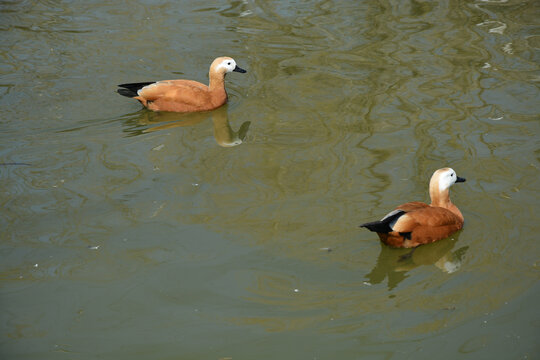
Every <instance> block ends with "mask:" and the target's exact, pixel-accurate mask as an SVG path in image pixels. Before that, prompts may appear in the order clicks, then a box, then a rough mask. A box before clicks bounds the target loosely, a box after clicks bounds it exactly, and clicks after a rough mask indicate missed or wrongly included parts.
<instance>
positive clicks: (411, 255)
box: [366, 236, 469, 290]
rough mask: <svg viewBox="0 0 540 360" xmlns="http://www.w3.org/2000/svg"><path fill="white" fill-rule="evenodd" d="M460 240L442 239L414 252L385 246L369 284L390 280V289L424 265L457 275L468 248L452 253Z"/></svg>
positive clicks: (369, 277)
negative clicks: (409, 273) (456, 272)
mask: <svg viewBox="0 0 540 360" xmlns="http://www.w3.org/2000/svg"><path fill="white" fill-rule="evenodd" d="M456 243H457V237H456V236H454V237H453V238H447V239H442V240H439V241H436V242H434V243H432V244H427V245H424V246H419V247H417V248H414V249H412V250H411V249H396V248H391V247H388V246H386V245H384V244H382V243H381V252H380V253H379V258H378V259H377V263H376V264H375V267H374V268H373V270H371V272H370V273H369V274H367V275H366V279H367V282H369V283H370V284H379V283H381V282H383V281H384V279H385V278H388V290H392V289H393V288H395V287H396V286H397V285H398V284H399V283H400V282H402V281H403V280H405V279H406V278H407V277H408V275H407V272H408V271H410V270H413V269H414V268H417V267H419V266H421V265H435V266H436V267H438V268H439V269H440V270H441V271H444V272H446V273H453V272H455V271H457V270H458V269H459V267H460V266H461V260H462V258H463V256H464V255H465V252H466V251H467V249H468V248H469V247H468V246H464V247H461V248H459V249H457V250H455V251H452V249H453V248H454V246H455V244H456Z"/></svg>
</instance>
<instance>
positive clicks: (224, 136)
mask: <svg viewBox="0 0 540 360" xmlns="http://www.w3.org/2000/svg"><path fill="white" fill-rule="evenodd" d="M136 114H138V115H139V116H138V118H137V119H136V120H137V129H130V130H126V131H128V132H130V134H131V135H141V134H144V133H150V132H156V131H161V130H168V129H172V128H176V127H184V126H194V125H197V124H199V123H201V122H203V121H204V120H206V119H208V116H209V115H210V117H211V118H212V123H213V127H214V138H215V139H216V142H217V144H218V145H219V146H223V147H232V146H237V145H240V144H242V142H243V141H244V139H245V138H246V135H247V132H248V130H249V125H250V124H251V122H250V121H245V122H244V123H243V124H242V125H240V128H239V129H238V131H233V129H232V128H231V125H230V124H229V118H228V113H227V105H225V106H224V107H221V108H219V109H216V110H213V111H211V112H202V113H191V114H181V113H174V112H152V111H148V110H141V111H140V112H137V113H136ZM132 115H133V114H132ZM132 115H130V121H132V120H133V117H132ZM141 125H142V126H145V129H140V126H141Z"/></svg>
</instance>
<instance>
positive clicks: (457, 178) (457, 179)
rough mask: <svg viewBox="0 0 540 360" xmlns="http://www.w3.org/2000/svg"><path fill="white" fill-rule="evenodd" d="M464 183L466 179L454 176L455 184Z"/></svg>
mask: <svg viewBox="0 0 540 360" xmlns="http://www.w3.org/2000/svg"><path fill="white" fill-rule="evenodd" d="M465 181H467V179H465V178H462V177H459V176H456V182H465Z"/></svg>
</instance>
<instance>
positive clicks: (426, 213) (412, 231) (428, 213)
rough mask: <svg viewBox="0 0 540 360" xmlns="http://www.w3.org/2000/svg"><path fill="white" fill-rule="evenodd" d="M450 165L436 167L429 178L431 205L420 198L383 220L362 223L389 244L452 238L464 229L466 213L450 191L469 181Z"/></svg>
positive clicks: (411, 244) (401, 245) (407, 245)
mask: <svg viewBox="0 0 540 360" xmlns="http://www.w3.org/2000/svg"><path fill="white" fill-rule="evenodd" d="M465 181H466V180H465V178H462V177H459V176H457V174H456V172H455V171H454V170H453V169H452V168H449V167H445V168H442V169H438V170H436V171H435V172H434V173H433V175H432V176H431V179H430V181H429V196H430V198H431V204H430V205H428V204H425V203H423V202H419V201H413V202H408V203H405V204H402V205H399V206H398V207H396V208H395V209H394V210H392V211H390V212H389V213H388V214H386V215H385V216H384V217H383V218H382V219H381V220H377V221H372V222H367V223H365V224H362V225H360V227H364V228H366V229H368V230H370V231H373V232H376V233H377V235H379V239H380V240H381V241H382V242H383V243H384V244H386V245H388V246H391V247H396V248H415V247H417V246H419V245H423V244H429V243H432V242H434V241H437V240H441V239H444V238H447V237H449V236H450V235H452V234H453V233H455V232H456V231H458V230H461V229H462V228H463V222H464V218H463V214H461V211H459V209H458V208H457V206H456V205H454V204H453V203H452V202H451V201H450V195H449V190H450V187H451V186H452V185H454V184H455V183H460V182H465Z"/></svg>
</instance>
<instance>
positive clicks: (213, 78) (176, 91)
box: [118, 56, 246, 112]
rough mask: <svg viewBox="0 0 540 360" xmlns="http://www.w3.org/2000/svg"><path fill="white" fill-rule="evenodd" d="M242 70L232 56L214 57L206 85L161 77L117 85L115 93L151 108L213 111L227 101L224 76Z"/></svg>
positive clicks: (176, 110) (178, 110) (241, 71)
mask: <svg viewBox="0 0 540 360" xmlns="http://www.w3.org/2000/svg"><path fill="white" fill-rule="evenodd" d="M233 71H236V72H239V73H245V72H246V70H244V69H242V68H239V67H238V66H237V65H236V62H235V61H234V59H232V58H230V57H225V56H224V57H218V58H216V59H215V60H214V61H213V62H212V65H210V72H209V77H210V82H209V84H208V86H206V85H204V84H202V83H200V82H197V81H193V80H161V81H151V82H142V83H131V84H121V85H118V86H119V87H121V88H122V89H118V93H119V94H120V95H123V96H127V97H131V98H134V99H137V100H139V101H140V102H141V104H142V105H143V106H145V107H146V108H147V109H150V110H154V111H175V112H196V111H208V110H214V109H216V108H218V107H220V106H222V105H223V104H225V103H226V102H227V92H226V91H225V75H226V74H228V73H230V72H233Z"/></svg>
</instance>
